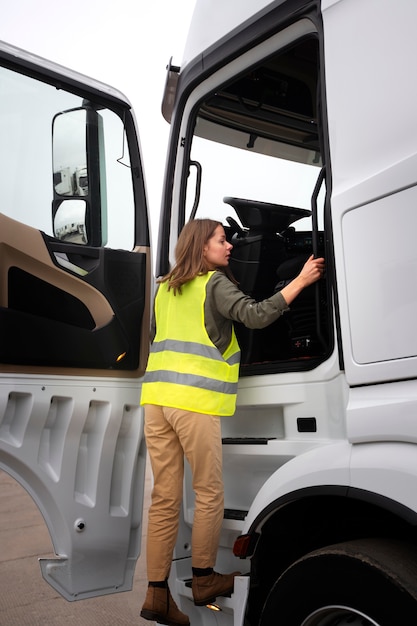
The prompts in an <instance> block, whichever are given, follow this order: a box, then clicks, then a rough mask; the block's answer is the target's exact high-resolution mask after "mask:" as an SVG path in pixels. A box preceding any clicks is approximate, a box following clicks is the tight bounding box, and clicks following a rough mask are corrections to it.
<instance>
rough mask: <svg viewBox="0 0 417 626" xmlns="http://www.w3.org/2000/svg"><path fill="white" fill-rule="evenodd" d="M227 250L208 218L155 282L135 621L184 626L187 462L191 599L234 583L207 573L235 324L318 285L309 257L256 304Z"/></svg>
mask: <svg viewBox="0 0 417 626" xmlns="http://www.w3.org/2000/svg"><path fill="white" fill-rule="evenodd" d="M232 247H233V246H232V245H231V244H230V243H229V242H228V241H227V239H226V235H225V231H224V228H223V226H222V225H221V224H220V223H219V222H215V221H213V220H209V219H202V220H193V221H191V222H188V223H187V224H186V225H185V227H184V228H183V230H182V232H181V234H180V236H179V238H178V243H177V246H176V251H175V252H176V264H175V267H174V268H173V269H172V270H171V271H170V272H169V274H167V275H166V276H165V277H163V278H162V279H161V280H160V281H159V282H160V286H159V289H158V292H157V295H156V298H155V311H154V318H155V324H156V327H155V328H156V334H155V337H154V341H153V343H152V346H151V352H150V355H149V361H148V366H147V370H146V374H145V379H144V384H143V388H142V397H141V404H142V405H145V436H146V443H147V447H148V451H149V456H150V461H151V466H152V471H153V476H154V488H153V492H152V504H151V507H150V510H149V522H148V538H147V568H148V580H149V586H148V591H147V595H146V599H145V603H144V605H143V608H142V611H141V616H142V617H144V618H145V619H150V620H154V621H157V622H159V623H161V624H167V625H169V626H188V624H189V619H188V617H187V615H185V614H184V613H182V612H181V611H180V610H179V609H178V607H177V606H176V604H175V602H174V600H173V599H172V597H171V594H170V592H169V589H168V584H167V579H168V575H169V570H170V565H171V561H172V554H173V550H174V546H175V542H176V538H177V532H178V524H179V513H180V507H181V501H182V487H183V471H184V455H185V457H186V458H187V460H188V462H189V464H190V468H191V471H192V476H193V489H194V491H195V496H196V499H195V512H194V522H193V529H192V546H191V547H192V573H193V579H192V592H193V599H194V603H195V604H196V605H197V606H204V605H206V604H208V603H210V602H213V601H214V600H215V598H216V597H217V596H223V595H229V594H230V593H231V592H232V591H233V585H234V576H236V575H238V574H239V573H238V572H233V573H232V574H219V573H217V572H215V571H214V569H213V568H214V565H215V562H216V554H217V549H218V545H219V536H220V530H221V525H222V520H223V509H224V504H223V479H222V442H221V427H220V418H221V417H222V416H227V415H233V413H234V411H235V405H236V392H237V382H238V375H239V356H240V350H239V345H238V343H237V340H236V336H235V333H234V329H233V322H241V323H243V324H245V326H247V327H248V328H263V327H265V326H267V325H268V324H271V323H272V322H274V321H275V320H276V319H277V318H278V317H279V316H280V315H282V313H283V312H284V311H286V310H287V309H288V305H289V304H290V303H291V302H292V301H293V300H294V298H296V297H297V295H298V294H299V293H300V292H301V291H302V290H303V289H304V288H305V287H307V286H308V285H311V284H312V283H313V282H315V281H316V280H318V279H319V278H320V277H321V276H322V274H323V270H324V259H314V258H313V256H311V257H310V258H309V259H308V260H307V262H306V263H305V265H304V267H303V268H302V270H301V272H300V274H299V275H298V276H297V277H296V278H295V279H294V280H293V281H292V282H291V283H289V284H288V285H287V286H286V287H284V288H283V289H282V291H280V292H278V293H276V294H274V295H272V296H271V297H270V298H267V299H266V300H263V301H262V302H256V301H255V300H252V299H251V298H250V297H248V296H246V295H245V294H244V293H243V292H242V291H240V289H239V288H238V287H237V285H236V283H235V281H234V280H233V279H232V278H231V276H230V275H229V271H228V265H229V258H230V253H231V250H232Z"/></svg>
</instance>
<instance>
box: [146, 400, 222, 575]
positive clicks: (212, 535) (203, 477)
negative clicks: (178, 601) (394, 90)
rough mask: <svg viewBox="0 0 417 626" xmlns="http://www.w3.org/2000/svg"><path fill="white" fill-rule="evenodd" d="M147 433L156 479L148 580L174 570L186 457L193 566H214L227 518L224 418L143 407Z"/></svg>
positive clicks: (152, 509)
mask: <svg viewBox="0 0 417 626" xmlns="http://www.w3.org/2000/svg"><path fill="white" fill-rule="evenodd" d="M145 436H146V444H147V448H148V452H149V457H150V461H151V466H152V472H153V477H154V487H153V491H152V501H151V506H150V509H149V520H148V538H147V569H148V580H152V581H160V580H165V579H166V578H167V577H168V575H169V571H170V567H171V561H172V555H173V550H174V546H175V542H176V539H177V534H178V526H179V514H180V507H181V502H182V492H183V477H184V456H185V457H186V459H187V461H188V462H189V464H190V467H191V472H192V476H193V489H194V492H195V512H194V522H193V528H192V540H191V549H192V566H193V567H199V568H205V567H214V565H215V562H216V554H217V549H218V544H219V535H220V529H221V524H222V520H223V509H224V496H223V476H222V442H221V428H220V417H218V416H213V415H203V414H202V413H190V412H189V411H183V410H181V409H173V408H170V407H160V406H155V405H150V404H148V405H145Z"/></svg>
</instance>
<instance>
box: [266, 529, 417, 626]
mask: <svg viewBox="0 0 417 626" xmlns="http://www.w3.org/2000/svg"><path fill="white" fill-rule="evenodd" d="M281 624H282V626H348V625H349V626H397V625H398V626H400V625H401V626H416V624H417V551H416V550H415V548H414V547H413V546H410V545H407V544H401V543H399V542H395V541H391V540H380V539H366V540H357V541H350V542H346V543H340V544H337V545H332V546H326V547H325V548H321V549H319V550H316V551H314V552H310V553H309V554H307V555H305V556H304V557H302V558H301V559H299V560H298V561H296V562H295V563H293V564H292V565H291V566H290V567H289V568H288V569H287V570H286V571H285V572H284V573H283V574H282V575H281V576H280V578H279V579H278V580H277V581H276V583H275V584H274V586H273V587H272V589H271V591H270V593H269V595H268V597H267V599H266V602H265V605H264V608H263V611H262V614H261V619H260V626H280V625H281Z"/></svg>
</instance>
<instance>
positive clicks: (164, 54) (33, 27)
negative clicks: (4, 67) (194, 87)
mask: <svg viewBox="0 0 417 626" xmlns="http://www.w3.org/2000/svg"><path fill="white" fill-rule="evenodd" d="M194 5H195V0H181V1H180V2H172V0H157V1H156V2H152V1H151V0H146V1H145V0H71V1H70V2H62V0H36V2H34V0H13V1H12V2H7V3H3V7H2V12H1V13H2V15H1V20H0V39H1V40H3V41H6V42H7V43H10V44H13V45H16V46H18V47H20V48H23V49H25V50H28V51H30V52H33V53H35V54H38V55H40V56H42V57H45V58H47V59H50V60H52V61H55V62H57V63H60V64H61V65H64V66H66V67H69V68H71V69H74V70H77V71H79V72H82V73H83V74H86V75H88V76H92V77H93V78H96V79H98V80H101V81H103V82H105V83H108V84H109V85H111V86H112V87H116V88H117V89H119V90H120V91H122V92H123V93H124V94H125V95H126V96H127V97H128V98H129V100H130V101H131V102H132V104H133V107H134V109H135V112H136V117H137V120H138V125H139V130H140V135H141V144H142V153H143V156H144V162H145V175H146V179H147V188H148V198H149V203H150V209H151V213H152V218H153V219H152V225H153V227H152V228H153V237H154V244H156V236H157V231H156V224H157V216H158V213H159V208H160V197H161V189H162V179H163V172H164V167H165V153H166V145H167V139H168V132H169V125H168V124H167V122H165V120H164V119H163V117H162V114H161V100H162V92H163V88H164V84H165V74H166V71H165V68H166V65H167V63H168V61H169V59H170V57H171V56H172V57H173V62H174V63H175V64H177V65H180V64H181V60H182V54H183V48H184V44H185V37H186V34H187V31H188V27H189V24H190V20H191V15H192V12H193V8H194Z"/></svg>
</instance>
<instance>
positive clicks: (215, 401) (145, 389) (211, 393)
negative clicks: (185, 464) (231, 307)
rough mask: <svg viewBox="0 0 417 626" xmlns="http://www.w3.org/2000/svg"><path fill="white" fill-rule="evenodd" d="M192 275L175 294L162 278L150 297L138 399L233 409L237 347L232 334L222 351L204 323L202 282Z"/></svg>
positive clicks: (196, 408) (215, 410)
mask: <svg viewBox="0 0 417 626" xmlns="http://www.w3.org/2000/svg"><path fill="white" fill-rule="evenodd" d="M212 274H213V272H209V273H208V274H205V275H203V276H197V277H196V278H194V279H193V280H192V281H190V282H189V283H187V284H186V285H184V287H183V289H182V294H177V295H174V293H173V291H168V289H167V285H166V284H165V283H162V284H161V285H160V287H159V290H158V293H157V296H156V299H155V314H156V328H157V333H156V336H155V340H154V342H153V344H152V346H151V352H150V355H149V360H148V366H147V369H146V374H145V378H144V383H143V386H142V396H141V404H158V405H161V406H172V407H175V408H180V409H185V410H189V411H193V412H198V413H207V414H212V415H232V414H233V413H234V411H235V406H236V393H237V381H238V377H239V362H240V349H239V345H238V343H237V340H236V336H235V333H234V330H233V329H232V338H231V342H230V345H229V346H228V348H227V350H226V352H225V353H224V354H223V355H222V354H221V353H220V352H219V350H218V349H217V348H216V346H215V345H214V344H213V342H212V341H211V339H210V337H209V336H208V333H207V331H206V328H205V325H204V301H205V298H206V285H207V282H208V281H209V280H210V278H211V276H212Z"/></svg>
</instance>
